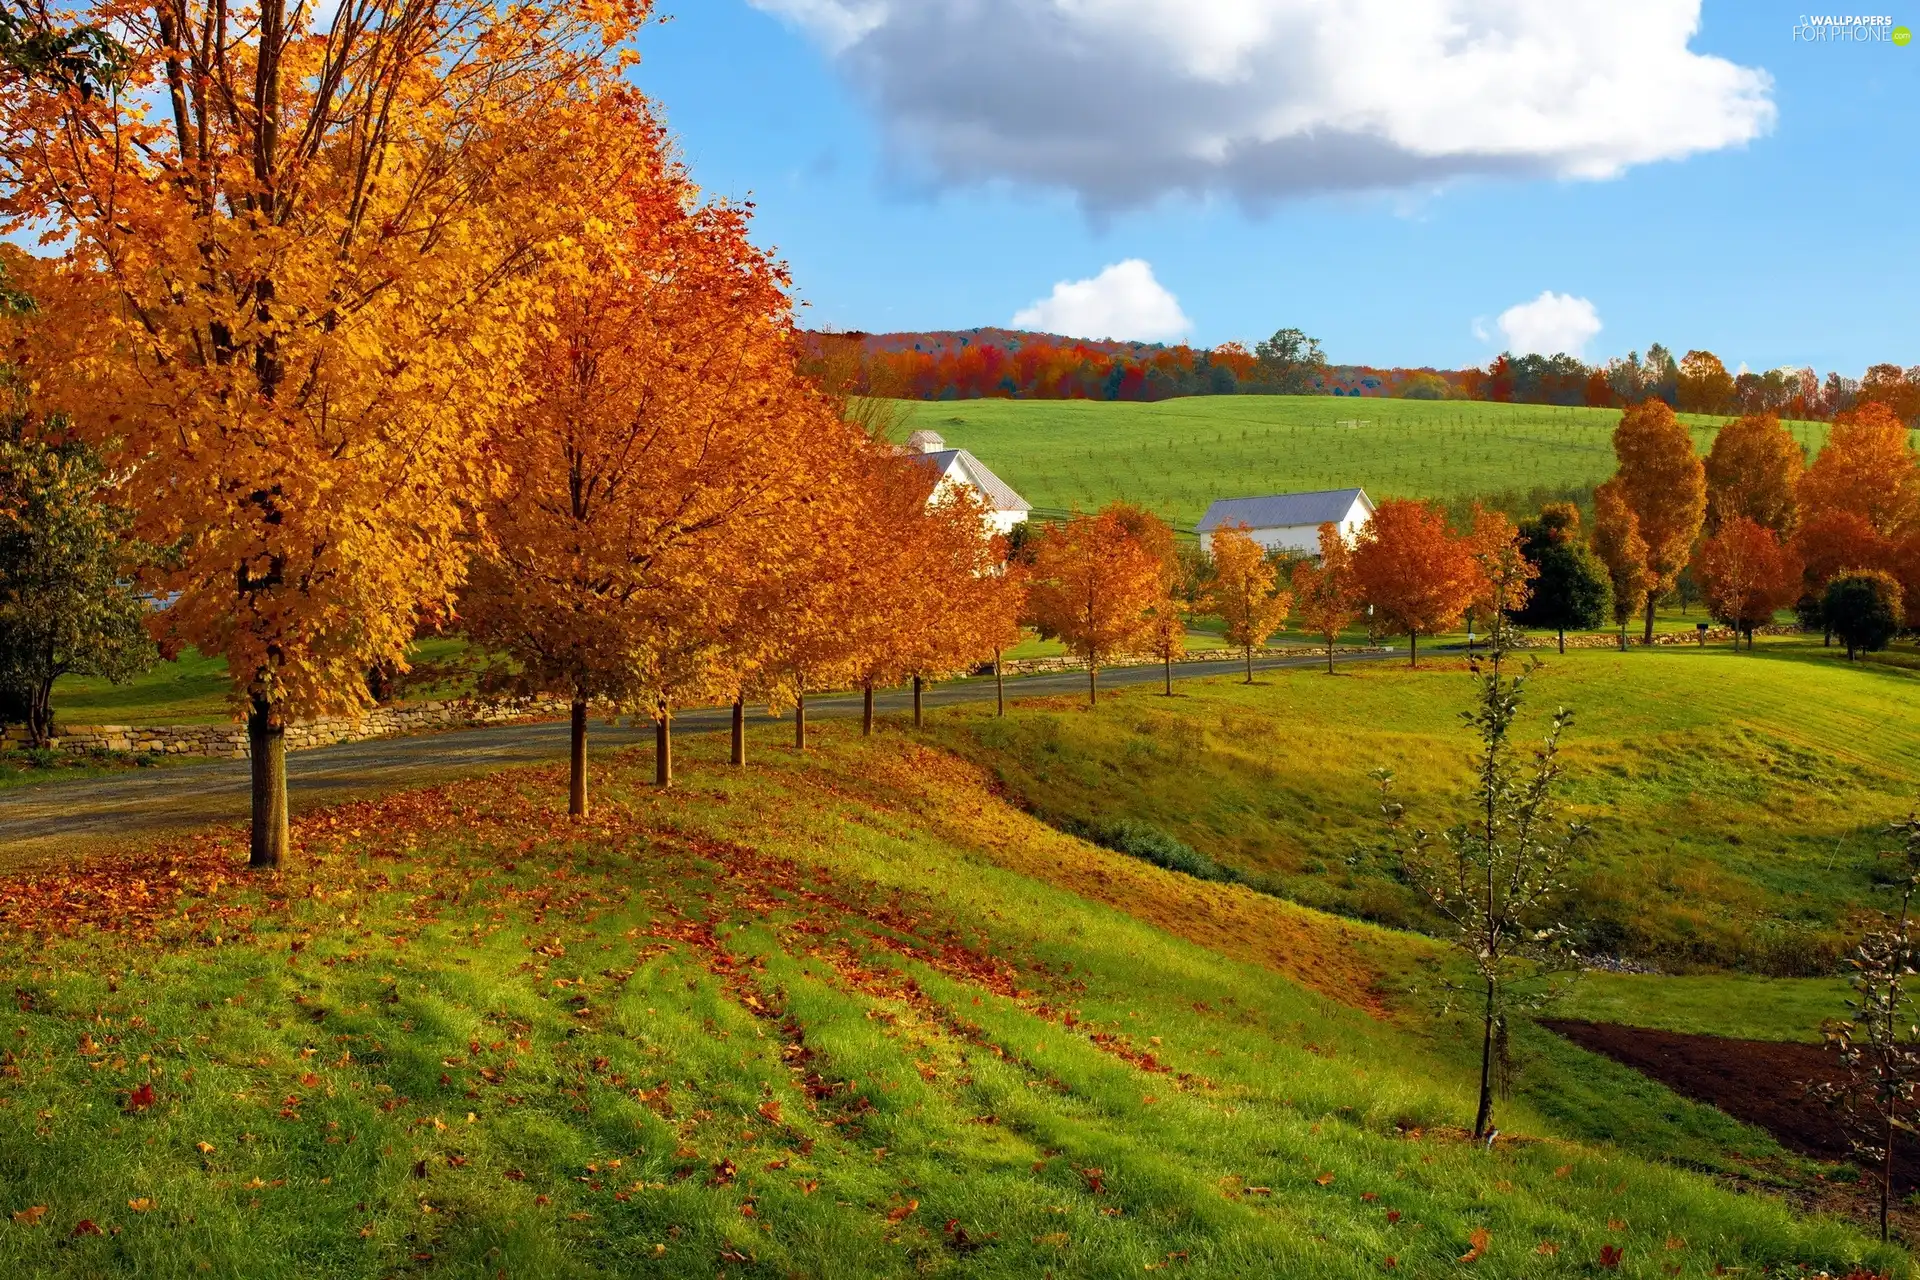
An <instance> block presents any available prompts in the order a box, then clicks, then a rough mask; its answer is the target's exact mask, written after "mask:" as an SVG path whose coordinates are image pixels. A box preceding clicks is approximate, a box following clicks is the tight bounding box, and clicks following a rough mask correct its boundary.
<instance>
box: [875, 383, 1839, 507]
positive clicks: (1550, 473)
mask: <svg viewBox="0 0 1920 1280" xmlns="http://www.w3.org/2000/svg"><path fill="white" fill-rule="evenodd" d="M1619 420H1620V414H1619V412H1618V411H1617V410H1612V409H1562V408H1554V407H1551V406H1544V405H1519V404H1485V403H1477V402H1462V401H1426V400H1362V399H1345V398H1341V397H1336V396H1198V397H1192V398H1188V399H1180V400H1165V401H1161V402H1159V403H1157V404H1126V403H1108V402H1103V401H1089V400H960V401H946V402H940V403H922V402H915V403H914V404H912V405H911V406H910V407H909V409H908V417H907V421H906V423H905V425H904V426H902V427H901V429H900V434H901V437H902V438H903V439H904V438H905V435H906V433H908V432H911V431H916V430H920V429H922V428H925V429H929V430H933V431H937V432H939V433H940V434H941V435H942V436H943V437H945V439H946V441H947V443H948V444H949V445H951V446H955V447H958V448H963V449H969V450H971V451H972V452H973V453H974V454H975V455H977V456H978V457H979V458H980V459H981V460H982V461H983V462H985V463H986V464H987V465H988V466H990V467H992V468H993V470H994V471H995V472H996V473H997V474H998V475H999V476H1000V477H1001V478H1002V479H1004V480H1006V481H1007V483H1008V484H1011V485H1012V486H1013V487H1014V488H1015V489H1017V490H1018V491H1019V492H1020V493H1021V494H1022V496H1024V497H1025V498H1026V499H1027V500H1028V501H1029V502H1031V503H1033V504H1034V505H1035V506H1036V507H1038V508H1041V509H1042V510H1043V511H1046V510H1065V509H1068V508H1071V507H1075V506H1078V507H1082V508H1086V509H1089V510H1091V509H1093V508H1095V507H1098V506H1101V505H1103V504H1105V503H1107V502H1109V501H1111V500H1113V499H1115V498H1125V499H1127V500H1128V501H1131V502H1138V503H1142V504H1144V505H1146V506H1148V507H1151V508H1152V509H1154V510H1156V511H1159V512H1160V513H1162V514H1163V515H1165V516H1167V517H1169V518H1170V519H1172V520H1173V521H1174V522H1175V523H1176V524H1178V525H1182V526H1191V525H1192V524H1193V522H1194V521H1195V520H1198V519H1199V518H1200V516H1201V514H1202V513H1203V512H1205V510H1206V509H1207V504H1208V503H1209V502H1211V501H1212V500H1213V499H1215V498H1227V497H1237V496H1244V495H1250V494H1261V493H1282V492H1290V491H1295V490H1307V489H1332V488H1344V487H1346V486H1348V485H1360V486H1363V487H1364V488H1365V489H1366V490H1367V492H1368V493H1369V494H1371V495H1372V496H1373V497H1374V498H1375V499H1379V498H1407V497H1412V498H1444V499H1454V500H1465V499H1467V498H1471V497H1478V496H1487V495H1505V496H1507V497H1508V499H1509V500H1511V501H1514V502H1516V503H1518V502H1522V501H1527V500H1529V499H1531V501H1532V502H1536V503H1537V502H1538V501H1539V500H1540V498H1541V497H1542V496H1546V497H1549V498H1550V497H1551V496H1553V495H1561V496H1566V495H1572V494H1576V493H1584V492H1585V491H1587V490H1589V489H1591V488H1592V487H1593V486H1594V485H1596V484H1598V483H1600V482H1601V481H1602V480H1605V479H1606V478H1607V477H1608V476H1609V475H1611V474H1612V473H1613V467H1614V459H1613V446H1612V435H1613V428H1614V426H1615V424H1616V423H1618V422H1619ZM1684 420H1685V421H1687V422H1688V423H1690V424H1691V425H1692V426H1693V428H1694V433H1695V437H1696V439H1697V441H1698V443H1699V445H1700V447H1701V448H1702V449H1703V450H1704V449H1705V448H1706V447H1707V446H1708V445H1710V444H1711V442H1712V436H1713V431H1714V429H1715V428H1716V427H1717V426H1718V424H1719V422H1720V421H1721V419H1717V418H1705V417H1699V416H1697V415H1686V416H1685V419H1684ZM1792 429H1793V432H1794V434H1795V436H1796V437H1798V438H1799V440H1800V442H1801V443H1802V444H1803V445H1805V446H1808V447H1809V448H1810V449H1811V448H1818V446H1819V445H1820V444H1821V443H1822V442H1823V441H1824V440H1825V439H1826V426H1825V424H1824V423H1795V424H1792Z"/></svg>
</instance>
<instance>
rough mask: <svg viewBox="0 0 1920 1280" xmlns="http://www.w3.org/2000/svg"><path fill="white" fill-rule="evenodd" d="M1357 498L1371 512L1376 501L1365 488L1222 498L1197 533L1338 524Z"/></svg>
mask: <svg viewBox="0 0 1920 1280" xmlns="http://www.w3.org/2000/svg"><path fill="white" fill-rule="evenodd" d="M1356 498H1358V499H1359V500H1360V502H1361V504H1362V505H1363V506H1364V507H1365V508H1366V510H1367V511H1368V513H1369V514H1371V513H1372V511H1373V500H1372V499H1371V498H1369V497H1367V491H1366V490H1365V489H1322V490H1319V491H1318V492H1316V493H1276V494H1271V495H1269V496H1267V497H1264V498H1221V499H1219V500H1217V501H1216V502H1214V504H1213V505H1212V506H1210V507H1208V508H1207V514H1205V515H1204V516H1201V517H1200V523H1199V524H1197V525H1195V526H1194V530H1195V532H1197V533H1212V532H1214V531H1215V530H1217V529H1233V528H1237V527H1239V526H1240V525H1245V526H1246V527H1247V528H1249V529H1290V528H1297V527H1299V526H1301V525H1309V526H1312V527H1315V528H1317V527H1319V526H1320V525H1323V524H1338V523H1339V522H1340V521H1342V520H1344V519H1346V518H1347V512H1349V511H1351V510H1352V509H1353V502H1354V499H1356Z"/></svg>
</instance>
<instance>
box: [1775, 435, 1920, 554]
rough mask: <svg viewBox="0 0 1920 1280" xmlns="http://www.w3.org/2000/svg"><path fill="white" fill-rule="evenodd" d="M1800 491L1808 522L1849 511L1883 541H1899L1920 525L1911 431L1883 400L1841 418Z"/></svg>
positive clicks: (1919, 478)
mask: <svg viewBox="0 0 1920 1280" xmlns="http://www.w3.org/2000/svg"><path fill="white" fill-rule="evenodd" d="M1798 492H1799V499H1800V509H1801V511H1802V512H1803V513H1804V514H1805V518H1807V519H1812V518H1814V517H1816V516H1818V515H1823V514H1827V513H1830V512H1836V511H1845V512H1851V513H1852V514H1854V515H1857V516H1859V517H1860V518H1861V519H1863V520H1865V521H1866V522H1867V523H1868V524H1869V525H1870V526H1872V528H1873V531H1874V532H1875V533H1876V534H1878V535H1879V536H1880V537H1883V538H1894V537H1898V536H1899V535H1900V534H1901V533H1903V532H1904V531H1906V530H1907V529H1908V528H1909V527H1910V526H1912V525H1914V524H1915V523H1916V521H1920V469H1916V464H1915V457H1914V451H1913V447H1912V445H1911V444H1910V443H1909V441H1908V436H1907V428H1906V427H1905V426H1904V425H1902V423H1901V421H1900V419H1899V418H1898V417H1896V416H1895V415H1894V413H1893V411H1892V410H1891V409H1889V408H1888V407H1887V406H1886V405H1885V404H1882V403H1879V402H1871V403H1868V404H1865V405H1862V406H1861V407H1860V408H1858V409H1856V410H1854V411H1853V412H1851V413H1843V414H1840V415H1839V416H1838V417H1836V418H1835V419H1834V422H1833V430H1832V432H1831V433H1830V434H1829V435H1828V436H1827V443H1826V447H1824V448H1823V449H1821V450H1820V453H1819V455H1818V456H1817V457H1815V458H1814V460H1813V465H1812V466H1810V467H1808V468H1807V470H1806V474H1805V475H1803V476H1802V477H1801V478H1800V484H1799V490H1798Z"/></svg>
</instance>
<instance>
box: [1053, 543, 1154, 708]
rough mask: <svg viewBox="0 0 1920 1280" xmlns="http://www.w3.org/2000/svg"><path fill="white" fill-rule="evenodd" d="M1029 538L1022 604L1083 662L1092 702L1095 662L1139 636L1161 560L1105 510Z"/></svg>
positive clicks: (1142, 637) (1135, 643)
mask: <svg viewBox="0 0 1920 1280" xmlns="http://www.w3.org/2000/svg"><path fill="white" fill-rule="evenodd" d="M1031 545H1032V549H1033V554H1032V563H1033V585H1032V586H1031V588H1030V589H1029V592H1028V596H1027V607H1028V610H1029V612H1030V614H1031V616H1032V618H1033V621H1034V624H1035V625H1036V626H1037V627H1039V629H1040V633H1041V634H1042V635H1044V636H1048V637H1051V638H1054V639H1058V640H1059V641H1061V642H1062V643H1063V644H1065V645H1066V646H1067V649H1068V650H1069V651H1070V652H1071V653H1073V654H1074V655H1075V656H1076V657H1078V658H1080V659H1082V660H1083V661H1084V662H1085V663H1086V664H1087V700H1088V704H1089V705H1090V706H1097V705H1099V700H1100V667H1101V665H1102V664H1103V663H1107V662H1110V661H1112V660H1113V659H1114V658H1115V657H1117V656H1119V655H1121V654H1125V653H1132V652H1136V651H1138V650H1139V649H1140V648H1141V647H1142V646H1143V645H1144V643H1145V641H1146V636H1147V631H1148V628H1149V626H1150V625H1151V622H1152V610H1153V607H1154V605H1155V604H1156V603H1157V602H1158V601H1159V599H1160V598H1161V590H1160V583H1161V576H1160V575H1161V562H1160V560H1159V559H1158V558H1157V557H1156V556H1155V555H1154V554H1153V552H1152V550H1151V549H1149V548H1148V547H1147V546H1145V545H1144V544H1143V543H1142V542H1141V541H1140V539H1139V538H1138V537H1136V536H1135V535H1134V533H1133V531H1132V530H1131V529H1129V528H1128V527H1127V524H1126V521H1125V520H1124V519H1123V518H1122V516H1121V515H1120V514H1118V513H1116V512H1114V511H1113V510H1111V509H1109V510H1106V511H1102V512H1101V513H1100V514H1099V515H1094V516H1089V515H1082V514H1075V515H1074V516H1073V518H1072V519H1070V520H1068V521H1066V522H1065V523H1063V524H1056V525H1050V526H1048V527H1047V528H1045V529H1043V530H1042V531H1041V532H1040V533H1039V534H1038V535H1037V536H1035V538H1034V540H1033V542H1032V544H1031Z"/></svg>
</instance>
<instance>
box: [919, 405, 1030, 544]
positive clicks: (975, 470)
mask: <svg viewBox="0 0 1920 1280" xmlns="http://www.w3.org/2000/svg"><path fill="white" fill-rule="evenodd" d="M907 452H908V453H909V454H911V455H913V456H915V457H916V458H918V459H919V460H921V461H923V462H925V464H926V465H927V466H930V467H932V468H933V469H934V471H935V472H937V473H938V474H939V476H940V479H939V482H938V483H937V484H935V485H934V489H933V496H934V497H936V498H937V497H939V496H940V494H942V493H943V492H945V491H946V490H947V489H948V488H949V487H950V486H953V485H964V486H966V487H967V488H969V489H972V490H974V492H976V493H978V494H979V495H980V497H981V499H982V500H983V501H984V502H985V503H986V505H987V524H988V525H989V526H990V527H991V528H992V529H993V531H994V532H995V533H998V534H1008V533H1012V532H1013V529H1014V526H1015V525H1022V524H1025V523H1026V522H1027V516H1028V515H1029V514H1031V513H1032V511H1033V506H1032V504H1031V503H1029V502H1028V501H1027V500H1026V499H1025V498H1023V497H1021V496H1020V495H1019V494H1017V493H1015V492H1014V491H1013V490H1012V489H1011V488H1009V487H1008V485H1007V482H1006V481H1004V480H1002V479H1001V478H1000V477H999V476H997V475H995V474H993V472H991V471H989V470H987V466H986V464H985V463H983V462H981V461H980V459H978V458H976V457H974V456H973V455H972V454H970V453H968V452H967V451H966V450H965V449H949V448H947V442H946V441H945V440H942V439H941V438H940V437H939V436H938V435H936V434H935V433H934V432H931V431H916V432H914V433H913V434H912V435H910V436H908V437H907Z"/></svg>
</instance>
